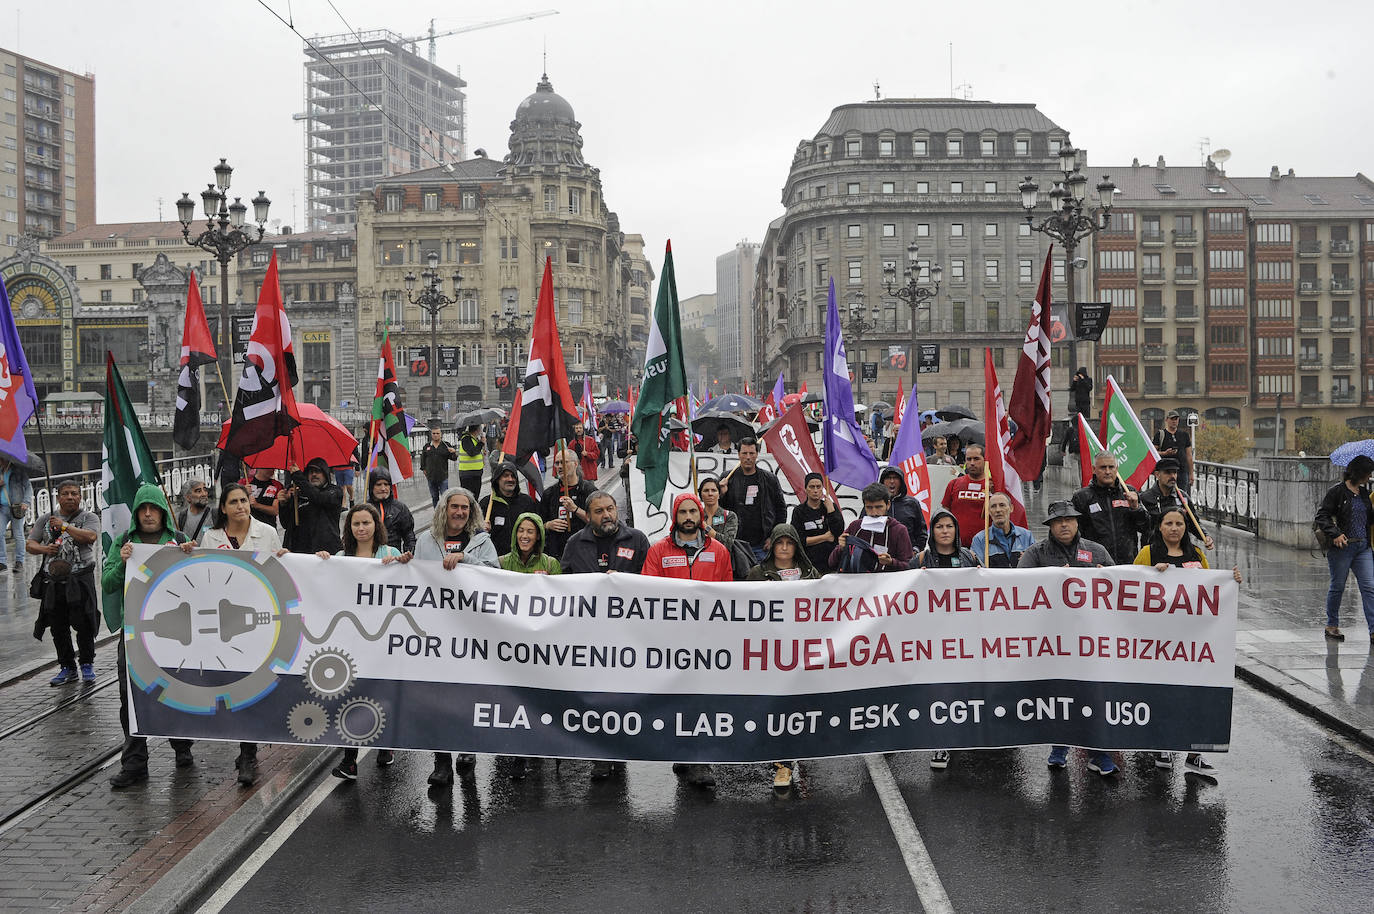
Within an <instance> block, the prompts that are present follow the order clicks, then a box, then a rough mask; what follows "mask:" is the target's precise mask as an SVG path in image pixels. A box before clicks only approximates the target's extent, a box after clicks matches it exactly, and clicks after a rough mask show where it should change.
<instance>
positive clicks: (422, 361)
mask: <svg viewBox="0 0 1374 914" xmlns="http://www.w3.org/2000/svg"><path fill="white" fill-rule="evenodd" d="M406 361H407V362H409V363H410V376H411V377H412V378H427V377H429V347H428V346H411V347H409V348H408V349H407V350H406Z"/></svg>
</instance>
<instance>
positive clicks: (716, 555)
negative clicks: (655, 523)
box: [642, 492, 735, 581]
mask: <svg viewBox="0 0 1374 914" xmlns="http://www.w3.org/2000/svg"><path fill="white" fill-rule="evenodd" d="M689 501H690V502H692V503H693V504H695V505H696V506H697V511H698V512H701V510H702V508H701V499H699V498H697V497H696V495H694V494H693V493H691V492H683V493H682V494H680V495H678V497H677V498H674V499H673V515H672V516H673V526H672V529H671V530H669V531H668V535H667V536H665V537H664V538H663V539H661V540H659V541H658V542H656V543H654V544H653V545H652V546H650V547H649V554H648V555H646V556H645V557H644V570H643V572H642V573H643V574H647V575H650V576H651V577H659V578H688V579H691V580H694V581H733V580H734V579H735V576H734V571H733V570H732V566H731V564H730V550H729V549H726V548H725V544H724V543H722V542H720V540H717V539H716V538H715V537H711V536H707V535H706V533H705V531H704V530H702V529H701V528H700V527H698V528H697V537H698V538H700V540H701V543H700V544H697V543H692V542H682V541H680V539H679V537H678V532H677V510H678V507H679V506H681V505H682V504H683V503H684V502H689Z"/></svg>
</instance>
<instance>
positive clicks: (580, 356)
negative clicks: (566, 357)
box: [573, 343, 587, 365]
mask: <svg viewBox="0 0 1374 914" xmlns="http://www.w3.org/2000/svg"><path fill="white" fill-rule="evenodd" d="M586 354H587V353H586V350H585V349H584V348H583V346H582V344H581V343H573V364H574V365H582V364H583V363H584V362H585V361H586Z"/></svg>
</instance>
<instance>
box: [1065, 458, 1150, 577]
mask: <svg viewBox="0 0 1374 914" xmlns="http://www.w3.org/2000/svg"><path fill="white" fill-rule="evenodd" d="M1070 501H1072V502H1073V506H1074V508H1076V509H1077V510H1078V526H1079V527H1080V528H1081V529H1082V530H1083V532H1084V533H1085V534H1086V535H1087V536H1089V537H1091V538H1092V540H1093V542H1097V543H1101V544H1102V545H1103V546H1105V547H1106V548H1107V551H1108V552H1109V553H1111V555H1112V559H1113V563H1114V564H1117V565H1130V564H1132V563H1133V562H1135V557H1136V553H1138V552H1139V551H1140V540H1139V535H1140V534H1141V533H1144V532H1145V531H1146V530H1147V529H1149V526H1150V515H1149V513H1148V512H1146V510H1145V509H1144V508H1143V507H1142V506H1141V504H1140V494H1139V493H1138V492H1136V490H1135V489H1132V488H1131V487H1130V486H1128V485H1126V483H1125V481H1124V480H1122V478H1121V474H1120V473H1119V472H1118V471H1117V464H1116V458H1115V457H1114V456H1112V454H1111V452H1110V451H1103V452H1102V453H1100V454H1098V455H1097V456H1096V457H1094V458H1093V476H1092V479H1090V480H1089V481H1088V484H1087V485H1086V486H1084V487H1083V488H1081V489H1079V490H1078V491H1077V492H1075V493H1073V498H1071V499H1070Z"/></svg>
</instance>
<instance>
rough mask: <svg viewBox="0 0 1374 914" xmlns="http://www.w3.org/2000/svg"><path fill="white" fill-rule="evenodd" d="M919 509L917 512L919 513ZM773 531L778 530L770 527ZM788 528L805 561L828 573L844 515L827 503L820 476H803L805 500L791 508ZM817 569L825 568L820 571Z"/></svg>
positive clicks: (822, 477)
mask: <svg viewBox="0 0 1374 914" xmlns="http://www.w3.org/2000/svg"><path fill="white" fill-rule="evenodd" d="M920 510H921V509H920V506H917V508H916V511H917V513H918V514H919V513H920ZM773 529H774V530H775V531H776V530H777V529H778V528H777V527H774V528H773ZM791 529H792V530H793V531H794V532H798V533H800V534H801V535H802V537H803V539H802V540H801V543H802V550H803V551H804V552H805V553H806V558H807V560H808V561H809V562H810V563H811V565H812V566H813V567H815V568H816V569H817V572H816V573H817V575H818V576H819V575H822V574H825V571H829V570H830V550H832V549H834V548H835V543H837V542H839V539H840V535H841V534H843V533H844V512H842V511H841V510H840V509H839V508H838V507H836V506H835V503H834V502H833V501H831V500H830V493H829V492H827V491H826V488H825V477H824V476H822V475H821V474H820V473H807V474H806V499H805V500H804V501H802V502H801V504H799V505H797V506H796V507H794V508H793V509H792V523H791ZM925 529H926V522H925V518H924V517H923V518H921V533H922V534H924V533H925ZM820 569H825V571H821V570H820Z"/></svg>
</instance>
